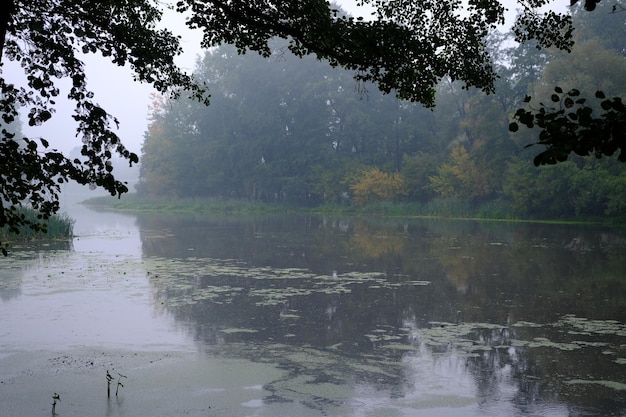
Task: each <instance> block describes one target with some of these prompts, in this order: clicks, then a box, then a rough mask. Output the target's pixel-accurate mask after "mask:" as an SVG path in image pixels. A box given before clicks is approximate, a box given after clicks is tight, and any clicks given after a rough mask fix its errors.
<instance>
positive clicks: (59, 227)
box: [0, 208, 74, 242]
mask: <svg viewBox="0 0 626 417" xmlns="http://www.w3.org/2000/svg"><path fill="white" fill-rule="evenodd" d="M18 213H19V214H20V215H22V214H23V215H24V217H25V218H26V219H27V220H28V221H30V222H33V223H41V224H44V225H45V230H46V232H44V231H35V230H33V229H31V228H30V227H28V226H24V227H21V228H19V233H17V234H16V233H11V232H9V228H8V227H6V226H5V227H3V228H1V229H0V240H1V241H2V242H15V241H30V240H57V239H69V238H71V237H72V236H73V232H74V220H73V219H71V218H69V217H68V216H66V215H53V216H52V217H50V218H49V219H48V220H46V221H43V220H39V219H38V218H37V214H38V213H37V212H36V211H35V210H32V209H25V208H22V209H19V210H18Z"/></svg>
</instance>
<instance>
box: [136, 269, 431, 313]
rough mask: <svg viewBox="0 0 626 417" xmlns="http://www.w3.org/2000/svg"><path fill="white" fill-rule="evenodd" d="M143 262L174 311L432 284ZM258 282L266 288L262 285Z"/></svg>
mask: <svg viewBox="0 0 626 417" xmlns="http://www.w3.org/2000/svg"><path fill="white" fill-rule="evenodd" d="M145 262H146V268H147V270H148V271H149V273H148V276H149V277H150V280H151V282H152V283H153V284H154V285H155V287H156V288H157V289H158V293H157V295H156V296H157V298H158V299H159V300H160V301H161V302H162V303H164V304H167V305H168V306H170V307H180V306H184V305H193V304H196V303H198V302H200V301H209V302H213V303H220V304H226V303H231V302H232V301H233V299H234V298H235V297H239V296H244V295H245V296H247V297H251V298H253V299H255V301H254V303H255V305H257V306H280V305H284V304H285V303H287V302H288V300H289V299H291V298H293V297H303V296H310V295H312V294H326V295H340V294H349V293H351V292H352V290H353V288H354V287H355V286H358V285H364V286H367V287H368V288H372V289H387V290H398V289H402V288H406V287H417V286H426V285H429V284H430V282H429V281H425V280H408V279H407V280H404V281H398V282H390V281H389V278H388V277H387V275H386V274H384V273H381V272H357V271H350V272H346V273H343V274H337V273H332V274H329V275H318V274H315V273H313V272H311V271H309V270H307V269H302V268H270V267H268V266H261V267H251V266H249V265H247V264H246V263H243V262H241V261H238V260H235V259H212V258H196V257H188V258H179V259H165V258H158V257H152V258H148V259H146V260H145ZM402 278H407V277H402ZM279 280H280V281H283V283H282V284H281V285H280V286H278V285H274V284H270V283H271V282H273V281H279ZM207 281H212V282H213V281H220V282H224V281H229V284H228V285H221V286H219V285H207V284H206V282H207ZM255 281H264V282H266V283H268V284H267V286H260V285H257V284H255V283H254V282H255ZM231 282H232V284H231ZM235 283H237V284H238V285H239V286H237V285H235ZM244 287H246V288H245V291H244Z"/></svg>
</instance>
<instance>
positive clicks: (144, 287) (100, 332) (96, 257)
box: [0, 205, 189, 353]
mask: <svg viewBox="0 0 626 417" xmlns="http://www.w3.org/2000/svg"><path fill="white" fill-rule="evenodd" d="M68 211H69V215H70V216H71V217H72V218H74V219H76V227H75V234H76V237H75V238H74V239H73V240H72V241H66V242H45V243H41V242H34V243H27V244H19V245H13V246H12V247H11V254H10V256H9V257H0V301H1V302H0V329H1V330H0V352H3V353H7V352H10V351H13V350H15V349H17V350H36V349H67V348H69V347H72V346H107V347H109V348H128V349H135V350H146V349H147V350H152V349H156V348H159V349H161V348H168V349H180V348H182V347H183V346H184V347H186V346H188V345H189V343H188V339H187V338H186V335H185V334H184V333H183V332H182V331H177V330H176V327H175V326H176V322H175V321H174V320H173V319H172V318H171V317H170V316H169V313H168V312H167V311H166V310H161V314H160V315H159V313H158V310H157V314H155V310H154V308H153V299H152V298H151V293H152V289H151V287H150V285H149V282H148V280H147V278H146V270H145V268H144V265H143V263H142V258H141V240H140V239H139V229H138V228H137V226H136V224H135V222H136V218H135V217H134V216H127V215H120V214H115V213H97V212H94V211H91V210H88V209H86V208H84V207H82V206H79V205H75V206H71V207H69V210H68Z"/></svg>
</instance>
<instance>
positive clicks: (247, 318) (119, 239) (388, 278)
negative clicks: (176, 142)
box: [0, 207, 626, 417]
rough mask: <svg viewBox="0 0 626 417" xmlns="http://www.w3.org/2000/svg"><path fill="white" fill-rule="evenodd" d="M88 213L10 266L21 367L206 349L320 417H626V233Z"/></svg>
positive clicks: (7, 299) (12, 335)
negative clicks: (30, 360)
mask: <svg viewBox="0 0 626 417" xmlns="http://www.w3.org/2000/svg"><path fill="white" fill-rule="evenodd" d="M72 215H73V216H75V217H76V218H77V220H78V221H77V225H76V233H77V234H78V237H77V238H76V239H74V241H73V242H72V243H71V244H66V245H63V244H57V245H49V246H46V247H37V248H32V247H22V248H15V249H14V252H13V255H12V256H11V257H10V258H8V259H6V258H5V259H1V260H0V300H1V301H0V323H1V324H2V326H1V328H0V349H2V351H4V352H11V351H14V350H20V349H41V348H50V349H63V348H69V347H72V346H84V345H88V346H98V345H101V346H113V347H123V348H128V349H134V350H153V349H154V350H157V349H170V350H171V349H190V348H193V349H199V350H201V351H202V352H205V354H206V355H212V356H223V357H224V358H236V359H244V360H248V361H251V362H255V363H263V364H269V365H271V366H273V367H276V368H278V369H280V370H282V371H283V372H282V373H281V375H283V376H282V377H281V378H280V379H278V380H274V381H272V382H271V383H269V384H268V385H267V386H265V387H264V388H265V389H266V390H267V391H268V392H269V393H270V395H268V396H267V397H266V398H264V399H263V402H264V403H265V404H271V403H287V402H289V403H293V404H299V405H301V406H302V407H303V409H307V410H308V411H309V412H310V411H311V410H313V411H316V410H317V412H319V415H320V416H383V415H384V416H414V415H415V416H427V415H433V416H479V415H493V416H503V415H518V416H522V415H524V416H525V415H528V416H611V415H612V416H624V415H626V324H625V323H626V256H624V253H625V252H624V249H625V248H626V231H625V230H620V229H610V228H599V227H581V226H555V225H538V224H501V223H478V222H467V221H457V222H454V221H437V220H406V219H393V220H390V219H386V220H385V219H372V218H368V219H365V218H363V219H361V218H349V217H345V218H335V217H315V216H308V217H307V216H276V217H226V216H187V217H180V216H159V215H136V216H130V215H120V214H114V213H94V212H91V211H89V210H87V209H85V208H80V207H75V208H74V209H73V212H72ZM259 406H261V404H260V405H259ZM255 415H256V414H255ZM259 415H261V414H259ZM277 417H279V416H277Z"/></svg>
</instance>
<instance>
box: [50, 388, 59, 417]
mask: <svg viewBox="0 0 626 417" xmlns="http://www.w3.org/2000/svg"><path fill="white" fill-rule="evenodd" d="M57 401H61V396H60V395H59V394H57V393H56V392H55V393H54V395H53V396H52V415H53V416H56V415H57V412H56V408H57Z"/></svg>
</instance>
